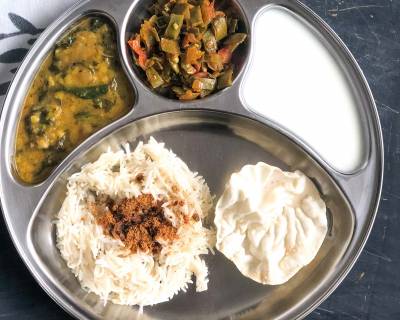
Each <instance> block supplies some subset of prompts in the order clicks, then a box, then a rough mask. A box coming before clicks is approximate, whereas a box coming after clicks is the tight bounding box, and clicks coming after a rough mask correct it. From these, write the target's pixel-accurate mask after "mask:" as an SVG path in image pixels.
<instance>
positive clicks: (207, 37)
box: [203, 30, 218, 53]
mask: <svg viewBox="0 0 400 320" xmlns="http://www.w3.org/2000/svg"><path fill="white" fill-rule="evenodd" d="M203 46H204V50H206V51H207V52H209V53H214V52H216V51H217V49H218V45H217V39H215V37H214V34H213V33H212V32H211V30H207V31H206V32H205V33H204V35H203Z"/></svg>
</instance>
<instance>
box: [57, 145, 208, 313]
mask: <svg viewBox="0 0 400 320" xmlns="http://www.w3.org/2000/svg"><path fill="white" fill-rule="evenodd" d="M139 174H143V176H144V180H143V181H142V182H141V183H139V182H138V181H137V179H135V178H136V177H137V176H138V175H139ZM172 186H177V187H178V188H177V189H178V190H177V191H176V189H175V188H174V190H172ZM93 191H95V192H97V193H98V194H106V195H109V196H110V197H112V198H118V197H137V196H139V195H140V194H144V193H147V194H151V195H153V197H154V198H155V199H161V198H167V199H169V197H170V196H171V194H177V196H178V197H179V198H181V199H184V206H183V207H182V209H181V210H182V211H183V212H184V213H185V214H187V215H189V216H191V215H192V214H193V213H197V214H198V215H199V217H200V218H201V220H200V221H198V222H196V221H192V222H191V223H189V224H180V223H179V220H178V219H177V217H176V216H175V214H174V212H173V211H172V210H170V209H169V208H167V207H166V206H167V205H168V203H165V207H164V213H165V215H166V218H167V219H169V220H170V221H171V223H172V224H173V225H174V226H175V227H177V234H178V239H176V240H174V241H173V242H172V243H171V244H170V245H164V246H163V248H162V250H161V253H160V254H159V256H157V257H153V255H152V254H146V253H140V252H138V253H132V252H131V251H130V250H129V249H127V248H126V247H125V246H124V244H123V243H122V242H121V241H120V240H116V239H114V238H111V237H109V236H106V235H105V234H104V233H103V230H102V227H101V226H99V225H98V224H97V223H96V221H95V218H94V217H93V215H92V214H91V213H90V212H89V210H88V207H87V204H88V196H89V194H90V193H91V192H93ZM211 208H212V197H211V194H210V190H209V188H208V186H207V184H206V183H205V181H204V179H203V178H202V177H201V176H199V175H197V173H193V172H191V171H190V170H189V168H188V167H187V165H186V164H185V163H184V162H183V161H182V160H181V159H179V158H178V157H177V156H176V155H175V154H174V153H173V152H171V151H169V150H167V149H166V148H165V147H164V144H162V143H158V142H157V141H156V140H155V139H153V138H150V140H149V142H148V143H147V144H144V143H142V142H140V143H139V144H138V146H137V147H136V149H135V150H134V151H133V152H129V151H128V152H124V151H122V150H121V151H118V152H111V151H108V152H106V153H104V154H102V155H101V156H100V158H99V159H98V160H97V161H95V162H93V163H89V164H87V165H85V166H84V167H82V170H81V171H80V172H79V173H76V174H74V175H73V176H71V177H70V179H69V183H68V193H67V197H66V199H65V200H64V203H63V205H62V208H61V210H60V212H59V213H58V215H57V220H56V226H57V245H58V248H59V250H60V252H61V255H62V257H63V258H64V259H65V261H66V263H67V265H68V267H69V268H71V270H72V272H73V273H74V274H75V276H76V277H77V278H78V279H79V281H80V283H81V285H82V287H83V288H85V289H86V290H87V291H89V292H94V293H96V294H97V295H99V296H100V298H101V299H103V300H104V301H107V300H110V301H112V302H114V303H117V304H127V305H140V306H145V305H152V304H156V303H160V302H163V301H167V300H169V299H171V298H172V296H174V295H175V294H176V293H178V291H180V290H184V291H185V290H186V289H187V287H188V284H190V283H191V282H192V281H191V278H192V275H194V276H196V289H197V291H203V290H207V283H208V278H207V276H208V269H207V266H206V264H205V262H204V260H203V259H202V258H201V255H204V254H207V253H208V250H209V249H211V248H212V247H213V245H214V243H215V236H214V232H213V231H212V230H209V229H207V228H205V227H203V225H202V220H203V219H204V218H205V217H206V216H207V215H208V213H209V211H210V209H211Z"/></svg>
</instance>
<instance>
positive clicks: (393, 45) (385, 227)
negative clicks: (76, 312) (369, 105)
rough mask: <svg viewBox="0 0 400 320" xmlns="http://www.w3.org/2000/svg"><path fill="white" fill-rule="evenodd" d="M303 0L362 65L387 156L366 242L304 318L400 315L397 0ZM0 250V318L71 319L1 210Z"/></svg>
mask: <svg viewBox="0 0 400 320" xmlns="http://www.w3.org/2000/svg"><path fill="white" fill-rule="evenodd" d="M243 1H245V0H243ZM303 2H304V3H306V4H307V5H308V6H310V7H311V8H312V9H313V10H314V11H316V12H317V13H318V14H319V15H320V16H321V17H322V18H323V19H324V20H325V21H326V22H328V24H329V25H330V26H331V27H332V28H333V29H334V30H335V31H336V32H337V33H338V34H339V36H340V37H341V38H342V39H343V41H344V42H345V43H346V44H347V46H348V47H349V48H350V50H351V52H352V53H353V54H354V56H355V57H356V59H357V61H358V62H359V64H360V66H361V68H362V69H363V71H364V73H365V75H366V77H367V79H368V81H369V83H370V86H371V89H372V91H373V93H374V96H375V99H376V102H377V105H378V109H379V115H380V118H381V122H382V127H383V134H384V140H385V157H386V161H385V180H384V187H383V197H382V202H381V205H380V209H379V213H378V216H377V219H376V222H375V225H374V228H373V231H372V234H371V236H370V238H369V240H368V243H367V245H366V247H365V249H364V251H363V253H362V254H361V257H360V258H359V260H358V262H357V263H356V265H355V267H354V268H353V270H352V271H351V272H350V274H349V275H348V276H347V278H346V279H345V280H344V282H343V283H342V284H341V285H340V287H339V288H338V289H337V290H336V291H335V292H334V293H333V294H332V295H331V296H330V297H329V298H328V299H327V300H326V301H325V302H324V303H323V304H322V305H321V306H320V307H319V308H318V309H316V310H315V311H314V312H313V313H312V314H311V315H310V316H308V318H307V319H312V320H331V319H343V320H354V319H355V320H358V319H379V320H386V319H387V320H394V319H400V250H399V246H400V218H399V216H400V213H399V212H398V209H399V208H400V175H398V172H400V1H399V0H303ZM0 254H1V258H0V319H5V320H6V319H19V320H23V319H41V320H44V319H46V320H47V319H49V320H50V319H70V317H69V316H68V315H67V314H66V313H64V312H63V311H62V310H61V309H60V308H59V307H58V306H57V305H56V304H55V303H54V302H53V301H52V300H51V299H50V298H49V297H48V296H47V295H46V294H45V293H44V291H43V290H41V289H40V287H39V286H38V285H37V284H36V282H35V281H34V280H33V278H32V277H31V275H30V274H29V272H28V270H27V269H26V267H25V266H24V264H23V263H22V261H21V259H20V258H19V256H18V254H17V252H16V250H15V249H14V247H13V245H12V242H11V240H10V237H9V235H8V232H7V229H6V227H5V225H4V222H3V221H2V218H0Z"/></svg>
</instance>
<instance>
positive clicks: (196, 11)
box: [190, 6, 203, 27]
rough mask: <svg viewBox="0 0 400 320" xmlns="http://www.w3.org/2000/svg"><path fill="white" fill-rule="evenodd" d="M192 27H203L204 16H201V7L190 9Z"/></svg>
mask: <svg viewBox="0 0 400 320" xmlns="http://www.w3.org/2000/svg"><path fill="white" fill-rule="evenodd" d="M190 25H191V26H192V27H197V26H202V25H203V16H202V14H201V9H200V7H199V6H195V7H193V8H192V9H190Z"/></svg>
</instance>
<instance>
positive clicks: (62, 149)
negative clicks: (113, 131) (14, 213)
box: [15, 17, 133, 183]
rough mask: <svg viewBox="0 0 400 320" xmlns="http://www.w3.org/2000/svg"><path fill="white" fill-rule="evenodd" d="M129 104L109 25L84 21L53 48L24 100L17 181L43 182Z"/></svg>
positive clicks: (126, 83) (19, 134)
mask: <svg viewBox="0 0 400 320" xmlns="http://www.w3.org/2000/svg"><path fill="white" fill-rule="evenodd" d="M132 102H133V96H132V94H131V89H130V86H129V83H128V81H127V79H126V77H125V75H124V73H123V71H122V68H121V66H120V64H119V57H118V55H117V49H116V42H115V36H114V32H113V30H112V28H111V26H110V25H109V24H108V22H107V21H106V20H103V19H101V18H98V17H90V18H84V19H83V20H81V21H80V22H79V23H78V24H76V25H74V26H73V27H72V28H71V29H70V30H69V31H68V33H67V34H66V35H64V36H63V37H62V39H61V40H59V41H58V42H57V43H56V45H55V48H54V49H53V50H52V52H51V53H50V55H49V56H48V57H47V58H46V60H45V61H44V63H43V65H42V66H41V68H40V69H39V71H38V73H37V75H36V77H35V79H34V81H33V83H32V85H31V88H30V89H29V92H28V95H27V97H26V99H25V102H24V106H23V110H22V114H21V118H20V121H19V124H18V131H17V139H16V151H15V169H16V171H17V174H18V175H19V177H20V179H21V180H22V181H24V182H27V183H36V182H40V181H42V180H43V179H45V178H46V177H47V176H48V175H49V174H50V173H51V171H52V169H53V168H54V167H55V166H56V165H57V164H59V163H60V162H61V161H62V160H63V159H64V158H65V157H66V156H67V154H68V153H69V152H71V151H72V149H74V148H75V147H76V146H77V145H78V144H79V143H80V142H82V141H83V140H84V139H86V138H87V137H88V136H89V135H91V134H92V133H93V132H95V131H97V130H99V129H101V128H102V127H104V126H106V125H107V124H109V123H110V122H112V121H113V120H115V119H117V118H119V117H121V116H122V115H124V114H126V113H127V112H128V111H129V109H130V108H131V106H132Z"/></svg>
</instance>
